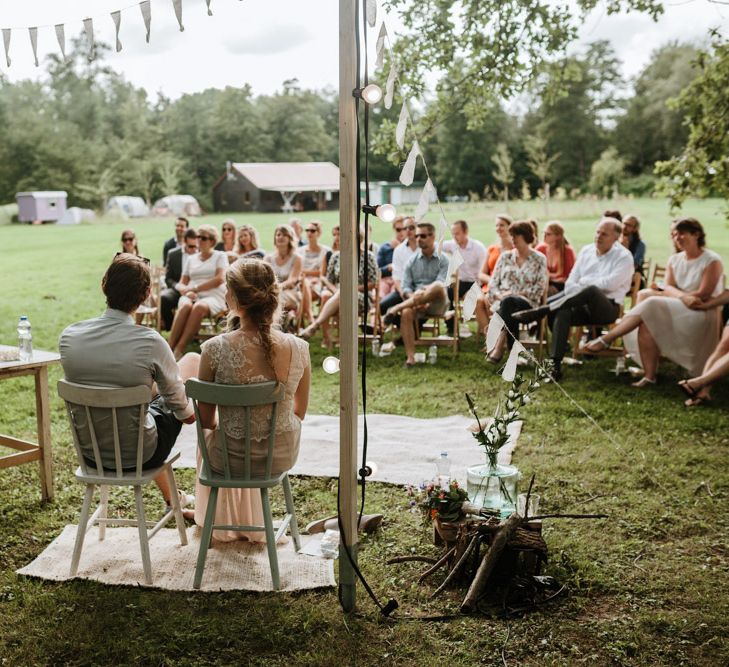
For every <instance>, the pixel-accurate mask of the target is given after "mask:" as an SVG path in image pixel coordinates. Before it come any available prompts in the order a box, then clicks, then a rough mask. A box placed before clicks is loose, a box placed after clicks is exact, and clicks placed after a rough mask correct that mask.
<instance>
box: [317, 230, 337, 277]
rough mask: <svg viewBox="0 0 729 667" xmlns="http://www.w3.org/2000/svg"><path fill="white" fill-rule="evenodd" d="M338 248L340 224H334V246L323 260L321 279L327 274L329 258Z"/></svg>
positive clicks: (320, 272)
mask: <svg viewBox="0 0 729 667" xmlns="http://www.w3.org/2000/svg"><path fill="white" fill-rule="evenodd" d="M336 250H339V225H334V227H332V247H331V248H329V250H327V251H326V253H325V254H324V259H323V260H322V262H321V267H320V271H319V279H320V280H321V279H323V278H324V276H326V274H327V266H328V265H329V260H330V259H331V258H332V253H333V252H334V251H336Z"/></svg>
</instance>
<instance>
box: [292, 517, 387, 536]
mask: <svg viewBox="0 0 729 667" xmlns="http://www.w3.org/2000/svg"><path fill="white" fill-rule="evenodd" d="M383 519H384V517H383V516H382V514H363V515H362V519H361V520H360V522H359V532H360V533H362V532H365V533H372V532H374V531H375V530H376V529H377V528H378V527H379V525H380V524H381V523H382V520H383ZM327 530H336V531H339V522H338V521H337V517H336V516H330V517H328V518H326V519H318V520H316V521H312V522H311V523H310V524H308V525H307V526H306V528H305V530H304V532H306V533H309V535H313V534H314V533H323V532H325V531H327Z"/></svg>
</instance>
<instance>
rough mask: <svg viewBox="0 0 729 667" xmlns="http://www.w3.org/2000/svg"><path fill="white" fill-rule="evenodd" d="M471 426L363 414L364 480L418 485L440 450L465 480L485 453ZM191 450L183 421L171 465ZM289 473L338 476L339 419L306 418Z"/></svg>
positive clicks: (182, 462) (191, 455)
mask: <svg viewBox="0 0 729 667" xmlns="http://www.w3.org/2000/svg"><path fill="white" fill-rule="evenodd" d="M362 424H363V421H362V416H361V415H360V417H359V436H358V442H359V443H360V452H359V454H358V458H357V460H358V461H361V447H362V438H363V427H362ZM473 424H474V421H473V419H472V418H468V417H463V416H462V415H452V416H450V417H441V418H439V419H418V418H416V417H403V416H400V415H383V414H372V415H367V434H368V438H367V439H368V446H367V459H368V460H369V461H372V462H374V463H375V464H376V468H377V470H376V471H375V472H374V474H373V475H372V476H371V477H370V478H369V479H370V480H372V481H376V482H389V483H391V484H419V483H420V482H422V481H423V480H429V479H432V478H433V476H434V475H435V461H436V459H437V458H438V457H439V456H440V453H441V452H447V453H448V459H449V460H450V462H451V477H453V478H455V479H457V480H459V481H462V482H465V480H466V468H468V467H470V466H473V465H477V464H480V463H484V462H485V456H484V453H483V451H482V450H481V449H480V447H479V446H478V444H477V443H476V441H475V440H474V438H473V435H472V433H471V431H470V427H471V426H472V425H473ZM521 427H522V422H521V421H518V422H514V423H513V424H511V425H510V426H509V441H508V442H507V444H506V445H504V446H503V447H502V448H501V450H500V451H499V463H511V457H512V453H513V451H514V448H515V447H516V444H517V439H518V437H519V434H520V433H521ZM196 450H197V435H196V431H195V426H194V425H184V426H183V427H182V431H181V432H180V435H179V437H178V438H177V443H176V444H175V449H174V450H173V451H174V452H180V458H179V459H178V460H177V462H176V464H175V466H176V467H181V468H194V467H195V453H196ZM291 474H293V475H306V476H312V477H337V476H339V417H331V416H324V415H307V416H306V419H305V420H304V424H303V427H302V430H301V446H300V449H299V459H298V461H297V462H296V465H295V466H294V468H293V470H292V471H291Z"/></svg>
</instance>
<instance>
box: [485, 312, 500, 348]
mask: <svg viewBox="0 0 729 667" xmlns="http://www.w3.org/2000/svg"><path fill="white" fill-rule="evenodd" d="M504 326H505V325H504V320H502V319H501V315H499V314H498V313H494V314H493V315H492V316H491V319H490V320H489V328H488V329H487V330H486V349H487V350H488V351H489V352H490V351H491V350H493V349H494V348H495V347H496V343H497V342H498V341H499V335H500V334H501V330H502V329H503V328H504Z"/></svg>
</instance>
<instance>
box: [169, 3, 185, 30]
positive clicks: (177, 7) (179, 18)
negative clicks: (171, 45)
mask: <svg viewBox="0 0 729 667" xmlns="http://www.w3.org/2000/svg"><path fill="white" fill-rule="evenodd" d="M172 6H173V7H174V8H175V16H176V17H177V22H178V23H179V24H180V32H185V26H184V25H182V0H172Z"/></svg>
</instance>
